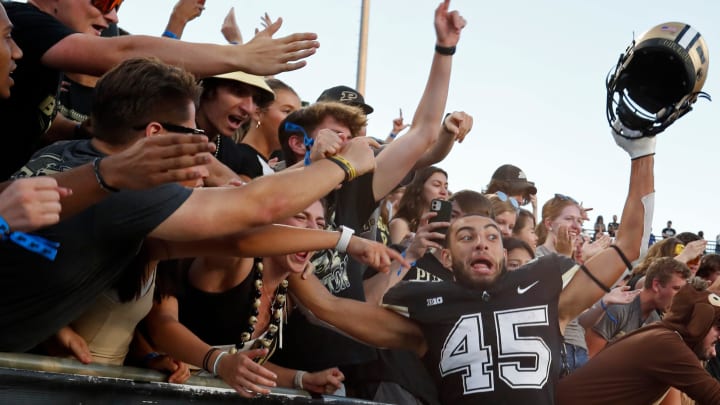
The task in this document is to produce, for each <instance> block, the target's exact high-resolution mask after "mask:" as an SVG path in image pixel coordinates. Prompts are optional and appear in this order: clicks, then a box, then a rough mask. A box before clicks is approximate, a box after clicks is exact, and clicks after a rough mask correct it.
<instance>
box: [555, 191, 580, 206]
mask: <svg viewBox="0 0 720 405" xmlns="http://www.w3.org/2000/svg"><path fill="white" fill-rule="evenodd" d="M555 198H557V199H560V200H563V201H570V202H572V203H574V204H577V205H580V203H579V202H577V200H575V199H574V198H572V197H570V196H567V195H565V194H558V193H555Z"/></svg>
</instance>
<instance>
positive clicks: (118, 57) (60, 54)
mask: <svg viewBox="0 0 720 405" xmlns="http://www.w3.org/2000/svg"><path fill="white" fill-rule="evenodd" d="M280 25H282V19H278V20H277V21H275V22H274V23H273V24H272V25H270V26H269V27H268V28H267V29H265V30H263V31H261V32H260V33H259V34H258V35H256V36H255V37H254V38H253V39H252V40H250V41H249V42H248V43H246V44H243V45H232V46H228V45H214V44H199V43H190V42H184V41H177V40H174V39H169V38H156V37H151V36H144V35H123V36H119V37H115V38H102V37H96V36H94V35H86V34H72V35H69V36H67V37H65V38H64V39H63V40H61V41H60V42H58V43H57V44H55V45H54V46H53V47H52V48H50V49H49V50H48V51H47V52H45V54H44V55H43V56H42V62H43V64H44V65H46V66H50V67H52V68H55V69H58V70H61V71H64V72H77V73H85V74H91V75H96V76H99V75H102V74H103V73H105V72H106V71H108V70H110V69H111V68H112V67H113V66H116V65H117V64H119V63H120V62H122V61H123V60H126V59H129V58H133V57H145V56H155V57H157V58H159V59H160V60H162V61H164V62H166V63H169V64H172V65H176V66H182V67H183V68H185V69H187V70H188V71H190V72H192V73H194V74H195V75H196V76H197V77H198V78H202V77H207V76H212V75H216V74H220V73H227V72H233V71H237V70H242V71H244V72H247V73H252V74H256V75H261V76H264V75H269V74H275V73H280V72H286V71H290V70H295V69H300V68H301V67H303V66H305V63H306V62H305V61H303V59H305V58H307V57H308V56H310V55H312V54H314V53H315V50H316V49H317V47H318V46H319V43H318V42H317V41H316V39H317V35H315V34H312V33H302V34H300V33H298V34H292V35H289V36H286V37H283V38H277V39H273V38H272V35H273V34H275V33H276V32H277V31H278V30H279V29H280Z"/></svg>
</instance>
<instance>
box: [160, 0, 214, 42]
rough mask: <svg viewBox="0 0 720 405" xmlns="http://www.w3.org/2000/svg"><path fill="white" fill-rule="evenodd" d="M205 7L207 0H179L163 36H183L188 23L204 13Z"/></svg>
mask: <svg viewBox="0 0 720 405" xmlns="http://www.w3.org/2000/svg"><path fill="white" fill-rule="evenodd" d="M204 9H205V0H178V2H177V3H175V6H174V7H173V10H172V13H171V14H170V19H169V20H168V23H167V26H166V27H165V32H164V33H163V36H166V37H170V38H173V36H175V38H177V39H179V38H182V34H183V31H184V30H185V26H186V25H187V23H189V22H190V21H192V20H194V19H195V18H196V17H198V16H199V15H200V14H202V12H203V10H204ZM170 34H172V35H170Z"/></svg>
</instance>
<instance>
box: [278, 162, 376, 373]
mask: <svg viewBox="0 0 720 405" xmlns="http://www.w3.org/2000/svg"><path fill="white" fill-rule="evenodd" d="M372 180H373V174H372V173H368V174H366V175H363V176H360V177H358V178H357V179H355V180H353V181H352V182H350V183H347V184H344V185H343V186H342V187H341V188H340V189H339V190H336V191H334V192H333V193H332V194H331V196H330V197H331V198H330V200H331V201H330V204H329V206H331V207H332V208H331V209H330V210H329V211H331V214H330V220H329V221H327V222H328V228H329V229H336V228H337V227H339V226H340V225H345V226H347V227H350V228H353V229H360V228H361V227H362V225H363V224H364V223H365V222H367V220H368V217H369V216H370V215H371V214H372V212H373V211H374V210H375V207H376V206H377V203H376V202H375V199H374V196H373V191H372ZM312 262H313V264H314V265H315V275H317V277H318V278H319V279H320V280H321V281H322V282H323V284H324V285H325V288H327V289H328V290H329V291H330V292H331V293H332V294H333V295H336V296H338V297H343V298H351V299H355V300H358V301H365V291H364V289H363V271H364V269H363V266H362V265H361V264H359V263H357V262H356V261H355V260H352V259H351V258H350V257H349V256H348V255H347V254H344V253H338V252H337V251H335V250H325V251H321V252H318V253H316V254H315V256H313V259H312ZM290 290H291V291H292V285H290ZM284 333H285V335H284V337H283V349H282V350H278V351H276V352H275V354H274V355H273V362H275V363H276V364H279V365H282V366H285V367H289V368H296V369H301V370H308V371H318V370H323V369H326V368H328V367H335V366H344V365H356V364H361V363H366V362H368V361H371V360H374V359H375V358H376V353H375V349H374V348H371V347H369V346H366V345H364V344H362V343H359V342H357V341H355V340H352V339H350V338H347V337H345V336H342V335H340V334H338V333H336V332H334V331H331V330H329V329H326V328H323V327H321V326H316V325H313V324H311V323H310V322H308V320H307V318H305V316H304V315H302V314H301V313H300V311H293V313H292V314H291V315H290V320H289V322H288V325H287V327H286V330H285V331H284Z"/></svg>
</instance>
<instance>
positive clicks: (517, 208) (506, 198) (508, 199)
mask: <svg viewBox="0 0 720 405" xmlns="http://www.w3.org/2000/svg"><path fill="white" fill-rule="evenodd" d="M495 195H496V196H497V197H498V198H499V199H500V201H502V202H509V203H510V205H512V206H513V208H515V211H520V204H518V202H517V200H516V199H514V198H512V197H510V196H508V195H507V194H505V193H503V192H502V191H497V192H495Z"/></svg>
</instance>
